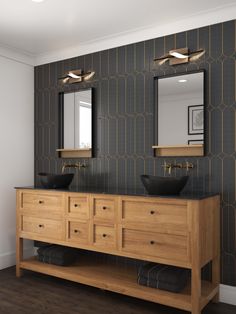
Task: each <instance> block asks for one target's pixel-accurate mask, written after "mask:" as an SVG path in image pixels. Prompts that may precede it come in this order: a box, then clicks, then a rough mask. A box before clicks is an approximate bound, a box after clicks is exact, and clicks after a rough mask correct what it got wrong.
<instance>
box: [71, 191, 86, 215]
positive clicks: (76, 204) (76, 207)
mask: <svg viewBox="0 0 236 314" xmlns="http://www.w3.org/2000/svg"><path fill="white" fill-rule="evenodd" d="M68 215H69V216H71V217H76V218H79V219H85V220H87V219H89V197H88V196H87V195H85V196H69V207H68Z"/></svg>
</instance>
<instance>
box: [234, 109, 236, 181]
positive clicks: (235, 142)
mask: <svg viewBox="0 0 236 314" xmlns="http://www.w3.org/2000/svg"><path fill="white" fill-rule="evenodd" d="M235 133H236V110H235V111H234V150H235V151H236V134H235ZM235 182H236V181H235Z"/></svg>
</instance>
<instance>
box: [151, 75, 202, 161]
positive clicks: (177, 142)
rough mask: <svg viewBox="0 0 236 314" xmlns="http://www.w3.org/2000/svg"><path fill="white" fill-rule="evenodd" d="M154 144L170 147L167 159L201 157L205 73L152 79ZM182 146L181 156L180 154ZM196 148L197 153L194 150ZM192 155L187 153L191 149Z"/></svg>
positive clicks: (160, 146)
mask: <svg viewBox="0 0 236 314" xmlns="http://www.w3.org/2000/svg"><path fill="white" fill-rule="evenodd" d="M154 88H155V97H154V98H155V115H154V116H155V118H154V119H155V121H154V126H155V134H154V138H155V145H156V146H154V147H157V148H158V147H159V148H168V149H170V148H172V152H170V155H169V154H168V150H166V156H175V153H174V148H177V147H178V151H179V152H178V153H177V149H175V152H176V156H179V154H182V155H183V156H185V155H186V156H188V155H189V156H203V155H204V145H205V71H204V70H200V71H193V72H188V73H181V74H175V75H170V76H161V77H155V78H154ZM180 147H182V153H180V149H179V148H180ZM196 148H199V150H196ZM194 149H195V153H190V150H194ZM163 156H164V155H163Z"/></svg>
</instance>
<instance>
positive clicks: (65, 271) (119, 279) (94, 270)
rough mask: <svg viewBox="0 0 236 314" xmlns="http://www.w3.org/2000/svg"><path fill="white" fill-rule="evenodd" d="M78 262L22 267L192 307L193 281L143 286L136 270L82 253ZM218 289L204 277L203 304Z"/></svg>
mask: <svg viewBox="0 0 236 314" xmlns="http://www.w3.org/2000/svg"><path fill="white" fill-rule="evenodd" d="M79 260H80V261H79V262H78V263H77V264H76V265H73V266H70V267H63V266H55V265H50V264H44V263H42V262H39V261H37V260H36V259H35V258H31V259H28V260H24V261H22V262H21V263H20V267H21V268H23V269H28V270H32V271H36V272H40V273H43V274H47V275H51V276H55V277H59V278H63V279H67V280H71V281H75V282H79V283H82V284H86V285H90V286H93V287H97V288H100V289H104V290H109V291H113V292H118V293H121V294H125V295H129V296H132V297H136V298H141V299H144V300H147V301H152V302H157V303H160V304H163V305H170V302H171V306H174V307H176V308H180V309H184V310H186V311H191V309H192V307H191V293H190V291H191V289H190V283H189V286H188V287H186V289H185V290H184V291H182V292H181V293H173V292H168V291H164V290H159V289H154V288H149V287H144V286H140V285H139V284H138V283H137V270H136V269H135V268H134V267H132V266H130V267H123V266H119V265H108V264H107V263H104V262H102V261H97V260H92V259H91V258H88V257H87V258H86V257H83V256H81V257H80V258H79ZM217 292H218V287H217V285H215V284H213V283H211V282H208V281H202V297H201V301H200V302H201V306H200V307H201V308H203V307H204V306H205V305H206V304H207V303H208V301H209V300H210V299H211V298H212V297H213V296H214V295H215V294H216V293H217Z"/></svg>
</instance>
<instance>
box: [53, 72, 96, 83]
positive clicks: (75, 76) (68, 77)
mask: <svg viewBox="0 0 236 314" xmlns="http://www.w3.org/2000/svg"><path fill="white" fill-rule="evenodd" d="M94 74H95V72H94V71H88V72H87V73H83V71H82V70H81V69H79V70H71V71H68V72H66V73H65V74H64V75H63V76H62V77H60V78H59V79H58V80H59V82H60V83H61V84H74V83H80V82H83V81H88V80H90V79H91V78H92V77H93V76H94Z"/></svg>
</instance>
